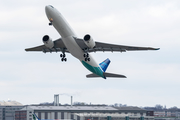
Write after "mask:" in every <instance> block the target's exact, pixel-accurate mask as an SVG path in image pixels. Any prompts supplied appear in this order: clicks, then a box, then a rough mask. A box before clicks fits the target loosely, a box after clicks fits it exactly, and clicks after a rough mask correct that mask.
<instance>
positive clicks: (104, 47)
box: [75, 38, 159, 52]
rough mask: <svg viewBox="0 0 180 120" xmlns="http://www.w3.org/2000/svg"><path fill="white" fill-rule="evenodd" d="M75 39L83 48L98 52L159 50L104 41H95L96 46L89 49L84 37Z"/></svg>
mask: <svg viewBox="0 0 180 120" xmlns="http://www.w3.org/2000/svg"><path fill="white" fill-rule="evenodd" d="M75 40H76V42H77V44H78V45H79V46H80V47H81V49H82V50H87V51H88V52H97V51H102V52H105V51H110V52H114V51H118V52H126V51H138V50H159V48H152V47H136V46H126V45H116V44H109V43H102V42H95V43H96V46H95V47H94V48H91V49H89V48H88V46H87V45H86V44H85V43H84V41H83V39H79V38H76V39H75Z"/></svg>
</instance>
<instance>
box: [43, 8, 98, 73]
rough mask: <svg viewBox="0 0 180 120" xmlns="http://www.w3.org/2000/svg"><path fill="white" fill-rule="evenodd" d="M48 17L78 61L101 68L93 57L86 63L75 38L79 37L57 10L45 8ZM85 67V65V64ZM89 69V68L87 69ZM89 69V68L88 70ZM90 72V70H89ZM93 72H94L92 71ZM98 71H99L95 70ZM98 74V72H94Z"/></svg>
mask: <svg viewBox="0 0 180 120" xmlns="http://www.w3.org/2000/svg"><path fill="white" fill-rule="evenodd" d="M45 11H46V15H47V17H48V19H49V21H50V22H52V25H53V26H54V28H55V29H56V30H57V31H58V33H59V34H60V35H61V38H62V41H63V43H64V45H65V46H66V48H67V49H68V51H69V52H70V53H71V54H72V55H73V56H74V57H76V58H77V59H79V60H80V61H81V62H82V61H83V62H85V63H87V64H88V65H90V66H92V67H99V65H98V64H97V63H96V62H95V60H94V59H93V57H92V56H91V55H90V54H89V58H90V61H84V56H83V55H84V53H85V52H84V51H83V50H82V49H81V48H80V47H79V45H78V44H77V43H76V41H75V38H76V37H77V36H76V35H75V33H74V32H73V30H72V29H71V27H70V26H69V24H68V23H67V22H66V20H65V19H64V17H63V16H62V15H61V13H60V12H59V11H58V10H56V9H55V8H54V7H52V6H50V5H49V6H46V7H45ZM83 65H84V64H83ZM85 67H86V66H85ZM86 68H87V67H86ZM87 69H89V68H87ZM89 70H90V69H89ZM90 71H91V72H93V71H92V70H90ZM95 71H97V70H95ZM93 73H95V74H96V72H93Z"/></svg>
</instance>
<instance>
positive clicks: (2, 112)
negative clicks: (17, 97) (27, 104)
mask: <svg viewBox="0 0 180 120" xmlns="http://www.w3.org/2000/svg"><path fill="white" fill-rule="evenodd" d="M23 107H24V106H0V120H14V119H15V111H17V110H20V109H22V108H23Z"/></svg>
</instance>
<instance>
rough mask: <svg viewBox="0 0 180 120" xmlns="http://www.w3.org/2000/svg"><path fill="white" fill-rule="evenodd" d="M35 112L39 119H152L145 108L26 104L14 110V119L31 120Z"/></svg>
mask: <svg viewBox="0 0 180 120" xmlns="http://www.w3.org/2000/svg"><path fill="white" fill-rule="evenodd" d="M33 113H35V114H36V115H37V116H38V118H39V119H75V120H88V119H93V120H96V119H97V120H99V119H100V118H101V119H105V118H107V116H111V117H112V118H111V119H112V120H113V119H115V118H116V120H118V119H121V120H125V119H126V117H128V119H130V120H140V119H142V120H143V119H144V120H153V119H154V117H153V116H146V110H144V109H141V108H138V107H110V106H26V107H24V108H23V109H21V110H19V111H16V113H15V120H32V119H33V116H32V114H33Z"/></svg>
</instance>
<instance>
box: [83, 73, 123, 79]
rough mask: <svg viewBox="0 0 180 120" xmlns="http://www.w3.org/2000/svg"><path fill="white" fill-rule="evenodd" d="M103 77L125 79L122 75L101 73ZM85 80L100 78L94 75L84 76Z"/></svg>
mask: <svg viewBox="0 0 180 120" xmlns="http://www.w3.org/2000/svg"><path fill="white" fill-rule="evenodd" d="M103 74H104V76H105V77H114V78H126V76H124V75H119V74H114V73H107V72H106V73H103ZM86 77H87V78H95V77H100V76H98V75H96V74H94V73H92V74H88V75H86Z"/></svg>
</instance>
